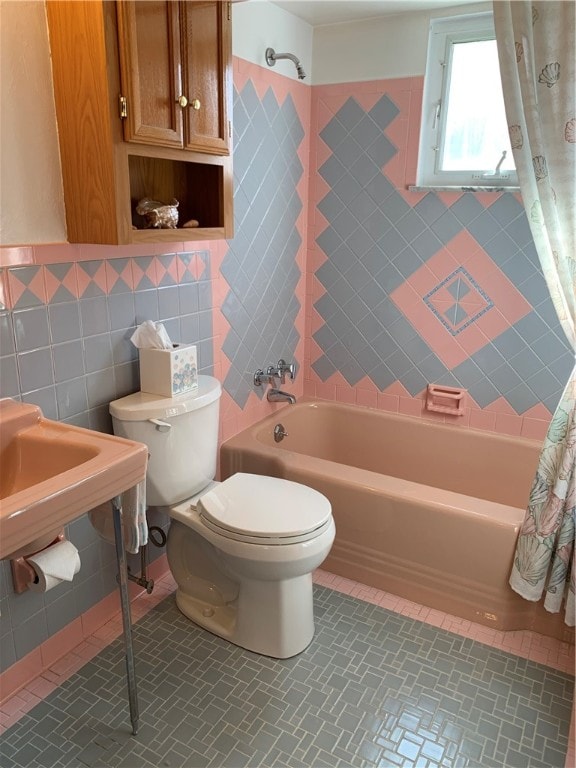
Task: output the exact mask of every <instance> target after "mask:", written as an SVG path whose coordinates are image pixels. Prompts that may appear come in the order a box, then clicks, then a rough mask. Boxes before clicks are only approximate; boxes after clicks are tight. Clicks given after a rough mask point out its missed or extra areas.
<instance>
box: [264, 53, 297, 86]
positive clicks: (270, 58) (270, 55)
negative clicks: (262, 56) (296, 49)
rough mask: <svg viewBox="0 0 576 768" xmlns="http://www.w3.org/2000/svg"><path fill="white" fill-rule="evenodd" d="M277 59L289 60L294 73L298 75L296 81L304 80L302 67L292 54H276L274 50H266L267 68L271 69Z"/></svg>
mask: <svg viewBox="0 0 576 768" xmlns="http://www.w3.org/2000/svg"><path fill="white" fill-rule="evenodd" d="M279 59H290V61H292V62H294V66H295V67H296V72H297V73H298V80H304V78H305V77H306V72H304V67H303V66H302V64H300V59H297V58H296V56H294V54H293V53H276V51H275V50H274V48H266V64H268V66H269V67H273V66H274V65H275V64H276V62H277V61H279Z"/></svg>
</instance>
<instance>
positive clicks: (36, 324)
mask: <svg viewBox="0 0 576 768" xmlns="http://www.w3.org/2000/svg"><path fill="white" fill-rule="evenodd" d="M12 322H13V325H14V336H15V341H16V349H17V351H18V352H28V351H30V350H31V349H38V348H39V347H46V346H48V345H49V344H50V331H49V330H48V312H47V310H46V307H32V308H30V309H23V310H15V311H14V312H13V314H12Z"/></svg>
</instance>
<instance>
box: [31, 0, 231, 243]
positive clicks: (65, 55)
mask: <svg viewBox="0 0 576 768" xmlns="http://www.w3.org/2000/svg"><path fill="white" fill-rule="evenodd" d="M46 6H47V17H48V29H49V35H50V48H51V57H52V71H53V78H54V95H55V102H56V116H57V120H58V133H59V142H60V155H61V163H62V177H63V184H64V198H65V205H66V222H67V228H68V239H69V241H70V242H72V243H102V244H128V243H141V242H181V241H189V240H209V239H221V238H229V237H232V234H233V206H232V196H233V180H232V156H231V139H230V135H231V125H230V119H231V101H232V61H231V59H232V53H231V21H230V6H229V3H227V2H203V1H200V0H185V2H176V1H175V0H174V1H172V2H171V1H170V0H168V1H167V2H157V1H156V0H144V1H143V2H136V1H135V0H119V2H117V3H114V2H110V1H109V0H86V1H85V0H47V4H46ZM186 92H187V93H188V94H189V96H186ZM182 96H185V99H186V104H184V101H183V100H182V99H181V97H182ZM195 99H196V100H197V104H196V106H198V108H197V109H195V108H194V105H193V104H192V103H191V102H194V100H195ZM143 197H148V198H152V199H155V200H160V201H162V202H164V203H169V202H170V201H171V200H172V198H176V199H177V200H178V201H179V225H180V226H181V225H182V224H183V223H185V222H186V221H188V220H190V219H196V220H197V221H198V222H199V225H200V226H199V227H198V228H196V229H182V228H180V226H179V228H178V229H145V228H143V227H144V221H143V219H142V218H141V217H139V216H137V215H136V213H135V208H136V205H137V203H138V201H139V200H140V199H141V198H143Z"/></svg>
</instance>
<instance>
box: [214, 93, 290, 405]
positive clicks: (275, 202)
mask: <svg viewBox="0 0 576 768" xmlns="http://www.w3.org/2000/svg"><path fill="white" fill-rule="evenodd" d="M234 128H235V146H234V181H235V193H234V209H235V217H236V227H235V230H236V233H237V234H236V236H235V237H234V239H233V240H230V241H229V243H228V245H229V249H228V252H227V254H226V256H225V257H224V259H223V262H222V266H221V274H222V275H223V276H224V279H225V280H226V282H227V283H228V285H229V287H230V290H229V292H228V294H227V296H226V297H225V299H224V301H223V303H222V313H223V315H224V317H225V318H226V320H227V321H228V323H229V324H230V331H229V332H228V334H227V335H226V338H225V339H224V342H223V345H222V349H223V351H224V354H225V355H226V357H227V358H228V360H229V361H230V364H231V365H230V369H229V371H228V374H227V375H226V377H225V380H224V382H223V386H224V389H225V390H226V391H227V392H228V394H229V395H230V396H231V397H232V398H233V399H234V400H235V401H236V403H237V404H238V405H239V406H240V407H243V406H244V405H245V404H246V401H247V399H248V397H249V395H250V393H251V392H257V394H258V395H259V396H262V392H261V391H260V390H256V389H254V387H253V385H252V376H253V373H254V371H255V370H257V369H258V368H262V367H265V366H266V365H270V364H271V363H272V362H274V361H276V360H278V359H279V358H281V357H283V358H285V359H287V360H291V359H292V358H293V356H294V352H295V350H296V345H297V343H298V340H299V334H298V332H297V331H296V329H295V326H294V323H295V320H296V317H297V315H298V312H299V310H300V302H299V301H298V299H297V298H296V295H295V291H296V286H297V284H298V281H299V279H300V274H301V273H300V269H299V267H298V266H297V264H296V255H297V253H298V249H299V248H300V246H301V244H302V239H301V237H300V234H299V232H298V230H297V229H296V221H297V219H298V216H299V215H300V212H301V210H302V201H301V199H300V197H299V195H298V192H297V190H296V185H297V183H298V181H299V180H300V179H301V178H302V174H303V171H304V169H303V167H302V164H301V162H300V160H299V158H298V154H297V151H298V147H299V145H300V144H301V142H302V140H303V138H304V129H303V127H302V124H301V122H300V119H299V117H298V114H297V112H296V109H295V107H294V103H293V101H292V99H291V97H290V96H288V97H287V98H286V100H285V101H284V102H283V103H282V104H279V103H278V101H277V100H276V97H275V95H274V93H273V91H272V89H271V88H270V89H268V90H267V91H266V94H265V95H264V98H263V99H262V100H260V99H259V98H258V94H257V93H256V91H255V89H254V86H253V84H252V82H251V81H248V83H247V84H246V85H245V87H244V88H243V90H242V91H240V92H236V94H235V99H234ZM261 389H262V388H261Z"/></svg>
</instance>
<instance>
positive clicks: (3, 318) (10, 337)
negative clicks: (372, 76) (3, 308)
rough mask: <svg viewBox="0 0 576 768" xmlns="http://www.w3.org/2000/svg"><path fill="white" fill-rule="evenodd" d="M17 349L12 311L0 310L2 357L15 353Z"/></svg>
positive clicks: (0, 352)
mask: <svg viewBox="0 0 576 768" xmlns="http://www.w3.org/2000/svg"><path fill="white" fill-rule="evenodd" d="M15 349H16V348H15V344H14V326H13V324H12V313H11V312H0V357H5V356H6V355H13V354H14V352H15Z"/></svg>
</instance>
